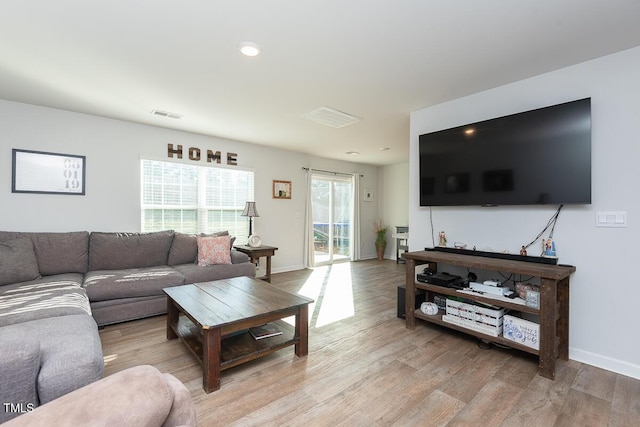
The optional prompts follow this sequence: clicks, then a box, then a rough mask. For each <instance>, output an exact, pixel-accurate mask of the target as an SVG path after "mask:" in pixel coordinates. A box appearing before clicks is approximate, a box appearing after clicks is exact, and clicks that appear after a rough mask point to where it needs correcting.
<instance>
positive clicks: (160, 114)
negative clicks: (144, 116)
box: [151, 110, 182, 120]
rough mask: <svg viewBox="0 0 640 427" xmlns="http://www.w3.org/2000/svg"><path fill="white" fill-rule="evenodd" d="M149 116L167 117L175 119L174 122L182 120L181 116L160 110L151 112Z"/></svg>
mask: <svg viewBox="0 0 640 427" xmlns="http://www.w3.org/2000/svg"><path fill="white" fill-rule="evenodd" d="M151 114H153V115H155V116H160V117H167V118H169V119H176V120H180V119H181V118H182V114H176V113H170V112H168V111H162V110H152V111H151Z"/></svg>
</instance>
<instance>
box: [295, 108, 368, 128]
mask: <svg viewBox="0 0 640 427" xmlns="http://www.w3.org/2000/svg"><path fill="white" fill-rule="evenodd" d="M302 117H305V118H307V119H309V120H313V121H314V122H316V123H319V124H321V125H325V126H331V127H332V128H341V127H344V126H348V125H352V124H354V123H357V122H359V121H360V120H362V119H361V118H360V117H356V116H352V115H351V114H347V113H343V112H342V111H338V110H335V109H333V108H329V107H320V108H317V109H315V110H313V111H310V112H308V113H306V114H303V115H302Z"/></svg>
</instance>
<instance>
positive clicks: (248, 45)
mask: <svg viewBox="0 0 640 427" xmlns="http://www.w3.org/2000/svg"><path fill="white" fill-rule="evenodd" d="M238 49H240V52H241V53H242V54H243V55H245V56H258V55H260V45H259V44H258V43H254V42H242V43H240V45H238Z"/></svg>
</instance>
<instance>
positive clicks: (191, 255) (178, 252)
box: [167, 233, 198, 265]
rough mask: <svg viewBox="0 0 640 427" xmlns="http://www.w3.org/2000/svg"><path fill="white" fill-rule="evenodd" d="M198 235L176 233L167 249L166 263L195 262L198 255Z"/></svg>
mask: <svg viewBox="0 0 640 427" xmlns="http://www.w3.org/2000/svg"><path fill="white" fill-rule="evenodd" d="M197 238H198V236H196V235H195V234H185V233H176V234H175V235H174V236H173V242H171V249H169V260H168V261H167V264H168V265H178V264H188V263H190V262H196V258H197V256H198V242H197Z"/></svg>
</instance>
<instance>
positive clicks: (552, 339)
mask: <svg viewBox="0 0 640 427" xmlns="http://www.w3.org/2000/svg"><path fill="white" fill-rule="evenodd" d="M557 292H558V282H557V281H556V280H551V279H542V280H541V283H540V350H539V353H538V357H539V359H540V360H539V363H538V368H539V373H540V375H542V376H543V377H545V378H548V379H550V380H553V379H555V376H556V357H557V353H556V336H557V334H556V314H557V303H558V301H557V299H556V298H557Z"/></svg>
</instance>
